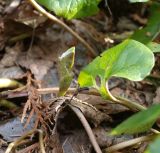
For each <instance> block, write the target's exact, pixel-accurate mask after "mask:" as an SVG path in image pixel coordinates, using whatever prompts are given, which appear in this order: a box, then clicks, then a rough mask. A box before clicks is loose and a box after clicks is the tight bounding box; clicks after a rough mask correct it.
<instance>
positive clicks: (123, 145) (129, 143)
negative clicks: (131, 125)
mask: <svg viewBox="0 0 160 153" xmlns="http://www.w3.org/2000/svg"><path fill="white" fill-rule="evenodd" d="M154 138H155V135H148V136H142V137H139V138H135V139H132V140H127V141H124V142H121V143H119V144H116V145H113V146H111V147H108V148H106V149H104V151H105V152H106V153H108V152H116V151H118V150H121V149H124V148H126V147H129V146H133V145H135V144H137V143H141V142H144V141H150V140H153V139H154Z"/></svg>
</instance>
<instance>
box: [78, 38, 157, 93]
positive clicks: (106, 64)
mask: <svg viewBox="0 0 160 153" xmlns="http://www.w3.org/2000/svg"><path fill="white" fill-rule="evenodd" d="M153 66H154V55H153V53H152V52H151V50H150V49H149V48H147V47H146V46H145V45H143V44H142V43H140V42H138V41H135V40H125V41H124V42H122V43H121V44H119V45H117V46H115V47H113V48H111V49H109V50H106V51H105V52H103V53H102V54H101V56H98V57H97V58H95V59H94V60H93V61H92V62H91V63H90V64H89V65H87V66H86V67H85V68H84V69H83V70H82V71H81V72H80V75H79V77H78V82H79V84H80V86H81V87H94V88H96V89H98V90H99V91H100V90H104V87H105V84H106V81H107V80H108V79H109V78H110V77H112V76H116V77H122V78H126V79H129V80H132V81H140V80H143V79H144V78H145V77H146V76H147V75H149V74H150V71H151V70H152V68H153ZM97 77H98V78H99V79H100V85H98V84H99V83H97V82H96V81H97V80H96V79H97ZM100 92H103V91H100Z"/></svg>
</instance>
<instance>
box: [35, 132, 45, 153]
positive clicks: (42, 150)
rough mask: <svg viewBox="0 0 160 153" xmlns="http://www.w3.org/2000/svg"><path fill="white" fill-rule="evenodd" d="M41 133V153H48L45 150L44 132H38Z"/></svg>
mask: <svg viewBox="0 0 160 153" xmlns="http://www.w3.org/2000/svg"><path fill="white" fill-rule="evenodd" d="M37 131H38V132H39V145H40V149H41V153H46V152H45V148H44V142H43V131H42V130H37Z"/></svg>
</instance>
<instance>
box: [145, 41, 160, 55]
mask: <svg viewBox="0 0 160 153" xmlns="http://www.w3.org/2000/svg"><path fill="white" fill-rule="evenodd" d="M147 47H148V48H150V50H151V51H152V52H153V53H159V52H160V44H158V43H156V42H150V43H148V44H147Z"/></svg>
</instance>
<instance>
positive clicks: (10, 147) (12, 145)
mask: <svg viewBox="0 0 160 153" xmlns="http://www.w3.org/2000/svg"><path fill="white" fill-rule="evenodd" d="M35 132H39V145H40V149H41V152H42V153H45V150H44V144H43V133H42V131H41V130H37V129H36V130H35V129H34V130H31V131H29V132H27V133H26V134H25V135H23V136H21V137H20V138H18V139H17V140H16V141H14V142H12V143H10V144H9V146H8V148H7V150H6V152H5V153H10V152H11V151H12V149H13V148H15V147H16V146H18V145H19V143H21V141H22V140H24V139H25V138H26V137H28V136H29V135H32V134H33V133H35Z"/></svg>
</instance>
